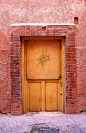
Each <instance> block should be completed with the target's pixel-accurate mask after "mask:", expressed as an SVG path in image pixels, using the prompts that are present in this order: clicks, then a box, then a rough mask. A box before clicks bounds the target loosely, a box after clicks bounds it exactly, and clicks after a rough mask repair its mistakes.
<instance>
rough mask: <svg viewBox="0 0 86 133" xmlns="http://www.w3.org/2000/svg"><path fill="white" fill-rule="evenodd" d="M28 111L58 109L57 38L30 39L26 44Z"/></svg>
mask: <svg viewBox="0 0 86 133" xmlns="http://www.w3.org/2000/svg"><path fill="white" fill-rule="evenodd" d="M26 49H27V50H26V52H27V53H26V76H27V83H28V88H27V89H28V94H27V97H28V98H27V99H28V105H27V106H28V109H29V111H57V110H58V87H59V85H58V82H59V76H60V45H59V42H58V41H57V40H30V41H28V43H27V45H26Z"/></svg>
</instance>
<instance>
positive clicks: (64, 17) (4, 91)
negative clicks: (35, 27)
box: [0, 0, 86, 113]
mask: <svg viewBox="0 0 86 133" xmlns="http://www.w3.org/2000/svg"><path fill="white" fill-rule="evenodd" d="M0 17H1V19H0V112H2V113H8V112H11V86H10V82H11V80H10V65H9V64H10V61H9V54H10V52H9V51H10V25H11V24H14V23H74V17H78V24H77V25H76V31H77V32H76V35H77V36H76V65H77V78H76V79H77V92H76V94H77V98H76V112H80V111H86V76H85V75H86V54H85V51H86V31H85V29H86V0H64V1H63V0H58V1H57V0H43V1H41V0H29V2H28V0H19V1H18V0H9V1H8V0H4V1H3V0H1V1H0ZM67 108H68V107H67ZM74 108H75V107H74Z"/></svg>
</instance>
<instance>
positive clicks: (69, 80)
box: [10, 24, 77, 115]
mask: <svg viewBox="0 0 86 133" xmlns="http://www.w3.org/2000/svg"><path fill="white" fill-rule="evenodd" d="M10 29H11V31H10V77H11V112H12V114H16V115H20V114H22V113H23V109H22V61H21V60H22V59H21V38H22V37H38V36H41V37H43V36H46V37H51V36H52V37H64V38H65V113H75V112H76V102H77V100H76V98H77V93H76V92H77V85H76V78H77V74H76V26H75V25H45V26H43V25H29V24H28V25H27V24H22V25H19V24H16V25H11V28H10Z"/></svg>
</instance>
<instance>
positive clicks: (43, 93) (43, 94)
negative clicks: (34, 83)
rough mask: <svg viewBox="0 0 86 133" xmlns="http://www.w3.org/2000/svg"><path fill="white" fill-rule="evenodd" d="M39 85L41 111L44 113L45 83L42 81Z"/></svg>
mask: <svg viewBox="0 0 86 133" xmlns="http://www.w3.org/2000/svg"><path fill="white" fill-rule="evenodd" d="M41 84H42V111H45V81H42V82H41Z"/></svg>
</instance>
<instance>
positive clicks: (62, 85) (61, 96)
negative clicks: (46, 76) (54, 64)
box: [21, 37, 65, 112]
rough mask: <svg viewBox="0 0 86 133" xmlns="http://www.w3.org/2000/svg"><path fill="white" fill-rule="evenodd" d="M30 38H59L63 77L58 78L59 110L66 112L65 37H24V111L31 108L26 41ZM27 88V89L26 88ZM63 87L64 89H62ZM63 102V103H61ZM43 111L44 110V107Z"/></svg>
mask: <svg viewBox="0 0 86 133" xmlns="http://www.w3.org/2000/svg"><path fill="white" fill-rule="evenodd" d="M29 40H58V41H59V44H60V57H61V58H60V68H61V69H60V73H61V75H60V76H61V79H59V80H58V88H59V89H58V111H62V112H65V39H64V37H22V40H21V44H22V46H21V48H22V103H23V112H27V110H29V106H26V104H28V101H29V99H28V97H27V96H26V95H27V93H28V90H27V89H28V87H27V78H26V67H25V66H26V52H25V51H26V43H27V41H29ZM25 88H27V89H25ZM61 89H62V90H61ZM60 103H62V105H61V104H60ZM42 111H44V110H43V109H42Z"/></svg>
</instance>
